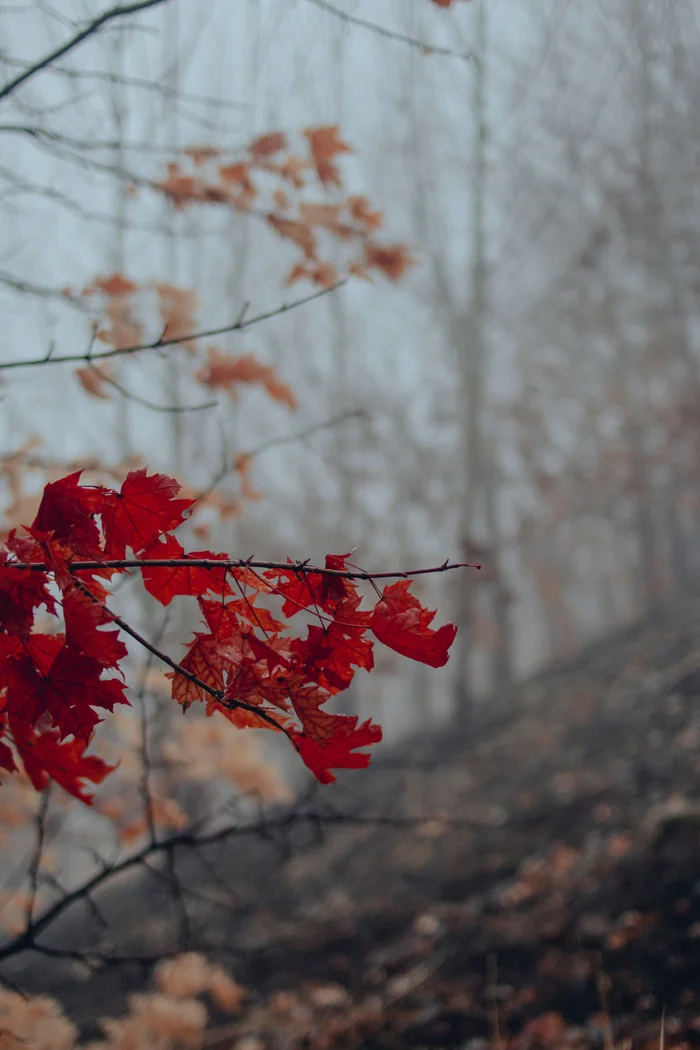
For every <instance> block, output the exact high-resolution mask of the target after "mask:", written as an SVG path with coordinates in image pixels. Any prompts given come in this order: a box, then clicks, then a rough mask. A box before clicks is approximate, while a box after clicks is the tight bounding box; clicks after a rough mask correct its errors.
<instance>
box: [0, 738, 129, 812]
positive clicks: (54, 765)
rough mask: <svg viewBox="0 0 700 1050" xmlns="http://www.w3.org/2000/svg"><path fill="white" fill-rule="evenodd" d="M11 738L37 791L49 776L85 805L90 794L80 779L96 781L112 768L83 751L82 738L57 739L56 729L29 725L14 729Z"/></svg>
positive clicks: (98, 781)
mask: <svg viewBox="0 0 700 1050" xmlns="http://www.w3.org/2000/svg"><path fill="white" fill-rule="evenodd" d="M13 739H14V744H15V747H16V748H17V752H18V754H19V756H20V758H21V759H22V764H23V765H24V768H25V769H26V771H27V775H28V776H29V779H30V780H31V782H32V784H33V785H34V787H35V788H36V790H37V791H43V790H44V789H45V788H46V787H47V785H48V783H49V778H50V779H51V780H55V781H56V783H57V784H60V785H61V787H62V788H65V790H66V791H68V792H70V794H71V795H75V797H76V798H79V799H80V801H81V802H85V803H86V804H87V805H88V806H89V805H91V804H92V798H93V796H92V795H91V794H89V793H88V791H87V790H86V786H85V784H84V783H83V781H85V780H91V781H92V783H93V784H100V783H101V782H102V781H103V780H104V778H105V777H106V776H107V774H108V773H111V772H112V770H113V769H116V766H108V765H107V763H106V762H103V760H102V759H101V758H98V757H97V755H86V754H85V749H86V747H87V746H88V743H89V741H86V740H77V739H75V740H64V741H61V740H59V738H58V734H57V733H51V732H43V733H41V734H39V733H36V732H34V731H33V730H32V729H31V727H29V726H26V727H23V728H22V729H21V730H19V729H15V730H14V731H13ZM3 746H4V745H3Z"/></svg>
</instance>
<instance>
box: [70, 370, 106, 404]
mask: <svg viewBox="0 0 700 1050" xmlns="http://www.w3.org/2000/svg"><path fill="white" fill-rule="evenodd" d="M75 375H76V377H77V379H78V382H79V383H80V385H81V386H82V388H83V390H85V391H87V393H88V394H91V395H92V396H93V397H99V398H102V399H106V398H108V397H109V393H108V390H107V389H106V383H107V380H109V379H113V378H114V377H113V376H112V374H111V373H110V371H109V370H108V368H107V367H106V366H105V365H102V366H101V367H100V368H98V367H97V365H93V366H92V367H91V368H76V370H75Z"/></svg>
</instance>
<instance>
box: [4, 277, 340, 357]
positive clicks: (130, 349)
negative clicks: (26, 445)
mask: <svg viewBox="0 0 700 1050" xmlns="http://www.w3.org/2000/svg"><path fill="white" fill-rule="evenodd" d="M344 284H346V281H344V280H343V281H338V282H336V283H335V284H332V285H330V286H329V287H328V288H320V289H318V290H317V291H315V292H311V293H310V294H309V295H305V296H303V298H301V299H294V300H293V301H292V302H291V303H282V305H281V306H276V307H274V309H272V310H266V311H265V312H264V313H261V314H257V315H256V316H255V317H250V318H248V320H247V321H246V320H245V319H241V318H240V316H239V317H238V318H237V319H236V320H235V321H231V322H230V323H229V324H225V325H221V327H219V328H208V329H206V330H204V331H200V332H190V333H189V334H187V335H180V336H177V337H175V336H174V337H172V338H171V339H164V338H162V336H161V337H159V338H158V339H155V340H154V341H153V342H151V343H139V344H138V345H135V346H123V347H115V348H113V349H112V350H103V351H101V352H100V353H97V354H92V355H91V357H90V360H91V361H104V360H105V359H107V358H110V357H121V356H123V355H125V354H140V353H142V352H143V351H144V350H162V349H165V348H166V347H168V346H177V345H179V344H182V343H190V342H192V341H193V340H195V339H211V338H213V337H214V336H217V335H225V334H226V333H228V332H243V331H245V329H246V328H251V327H252V326H253V325H256V324H259V323H260V322H261V321H269V320H270V319H271V318H273V317H278V316H280V315H282V314H286V313H288V312H289V311H290V310H295V309H296V308H297V307H298V306H305V305H306V303H311V302H313V301H314V300H315V299H320V298H321V297H322V296H324V295H328V294H329V293H330V292H334V291H336V290H337V289H338V288H341V287H342V286H343V285H344ZM87 360H88V358H87V356H86V355H85V354H84V353H83V354H64V355H63V357H49V356H48V355H47V354H45V355H44V356H43V357H34V358H30V359H29V360H27V361H0V371H4V370H6V369H10V368H35V367H38V366H40V365H48V364H52V365H62V364H77V363H79V362H80V361H87Z"/></svg>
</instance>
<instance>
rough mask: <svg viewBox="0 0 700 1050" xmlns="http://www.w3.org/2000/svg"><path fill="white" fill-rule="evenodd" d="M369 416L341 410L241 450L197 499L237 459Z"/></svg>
mask: <svg viewBox="0 0 700 1050" xmlns="http://www.w3.org/2000/svg"><path fill="white" fill-rule="evenodd" d="M367 418H368V415H367V413H366V412H365V411H364V409H362V408H353V409H348V411H347V412H341V413H339V414H338V415H337V416H331V418H330V419H323V420H321V421H320V422H319V423H312V424H311V425H310V426H308V427H305V428H304V430H297V431H295V432H294V433H292V434H280V435H279V436H278V437H273V438H268V440H267V441H263V442H261V443H260V444H259V445H255V446H253V448H251V449H248V451H244V452H241V453H240V454H239V455H238V456H237V457H236V459H235V460H233V461H232V463H231V464H230V463H229V461H228V459H227V460H226V461H225V462H224V464H223V466H222V467H221V468H220V470H219V471H218V473H217V474H216V475H215V476H214V477H213V478H212V480H211V481H210V483H209V485H207V487H206V488H205V489H202V491H201V492H199V493H198V494H197V499H199V500H203V499H205V498H206V497H207V496H210V495H211V493H212V492H213V491H214V489H215V488H217V487H218V486H219V485H220V484H221V482H222V481H223V480H224V478H226V477H228V475H229V474H230V473H231V471H232V470H233V468H234V465H235V463H236V462H237V461H241V460H252V459H256V458H257V457H258V456H261V455H262V454H263V453H264V452H269V450H270V449H271V448H277V447H279V446H280V445H284V446H287V445H293V444H297V443H298V442H302V441H306V439H307V438H310V437H313V435H314V434H319V433H321V431H323V430H330V429H332V428H333V427H337V426H340V424H341V423H345V422H346V421H347V420H349V419H367Z"/></svg>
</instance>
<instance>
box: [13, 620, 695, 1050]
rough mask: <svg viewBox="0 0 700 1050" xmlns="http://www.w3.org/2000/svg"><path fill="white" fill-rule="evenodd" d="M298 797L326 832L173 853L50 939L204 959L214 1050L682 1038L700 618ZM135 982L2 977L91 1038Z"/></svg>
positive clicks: (29, 969)
mask: <svg viewBox="0 0 700 1050" xmlns="http://www.w3.org/2000/svg"><path fill="white" fill-rule="evenodd" d="M304 806H305V807H306V808H305V811H306V812H307V813H313V814H319V813H320V814H323V813H325V814H326V815H327V818H328V819H327V821H324V820H316V819H315V818H314V819H309V820H306V821H304V822H302V823H301V824H299V825H298V826H297V825H296V824H294V825H289V826H287V827H285V826H277V827H271V828H270V830H269V833H268V836H267V837H266V838H263V837H261V836H260V835H257V834H256V835H254V836H245V837H243V838H240V839H238V838H237V839H234V840H232V841H230V842H228V843H227V844H226V845H225V846H220V847H217V848H216V849H215V850H214V849H212V850H211V851H210V852H206V853H205V854H204V855H201V856H200V855H197V856H192V855H190V854H188V853H187V851H184V852H183V855H182V857H181V858H180V859H179V860H178V861H177V863H176V865H175V868H176V870H175V871H171V872H168V873H166V875H167V877H163V873H162V872H161V873H160V874H159V875H158V876H157V877H156V876H150V875H147V874H140V875H139V876H138V877H137V878H136V879H132V880H131V881H129V883H128V884H124V885H122V886H120V887H115V888H112V889H111V890H109V891H106V892H105V893H104V894H103V895H102V897H101V898H100V900H99V901H98V904H99V922H98V921H97V919H96V917H95V914H94V912H93V911H92V910H91V909H89V908H84V909H83V910H82V911H79V909H76V911H75V914H74V915H72V916H71V917H70V921H68V922H67V923H65V924H64V925H63V926H62V927H61V928H60V929H57V930H56V931H54V934H52V936H53V938H54V940H53V941H51V942H49V941H47V943H56V944H58V943H60V944H61V945H62V946H64V947H65V945H66V944H69V945H70V946H71V947H73V946H74V947H75V949H76V950H80V949H82V948H83V947H84V946H85V945H86V944H88V943H89V944H90V946H91V948H92V950H95V946H96V945H99V947H100V950H104V951H106V950H107V949H109V950H113V951H115V952H116V953H118V954H119V955H122V956H129V955H134V956H135V955H139V954H142V953H143V952H148V953H153V952H157V951H160V950H163V951H166V952H170V951H173V950H174V949H175V948H179V947H189V948H198V947H201V946H202V945H203V944H204V945H206V947H207V950H208V951H209V953H210V954H211V953H212V952H213V953H214V954H217V955H219V957H220V958H221V961H222V962H224V963H225V964H226V965H227V967H229V968H230V969H231V970H232V971H233V972H234V973H235V974H236V976H237V977H238V979H239V980H240V981H241V982H242V983H243V984H244V985H246V986H247V987H248V988H249V989H250V996H249V1005H248V1007H247V1008H246V1010H245V1011H244V1013H243V1015H242V1016H241V1017H240V1018H239V1019H238V1020H236V1022H235V1024H233V1025H228V1026H226V1025H224V1027H223V1028H222V1029H221V1030H220V1031H219V1032H218V1034H217V1033H213V1035H212V1042H211V1044H210V1045H212V1046H217V1047H220V1048H221V1050H223V1048H224V1047H229V1046H234V1045H235V1044H236V1040H240V1039H241V1038H243V1037H245V1036H250V1037H251V1038H253V1037H254V1038H260V1039H262V1043H261V1044H260V1045H261V1046H279V1047H282V1046H284V1047H302V1046H306V1047H316V1046H318V1047H321V1046H323V1047H335V1046H337V1047H348V1048H349V1047H397V1046H416V1047H418V1046H435V1047H463V1046H470V1047H472V1048H473V1050H479V1047H481V1045H482V1041H483V1040H491V1041H494V1040H495V1041H499V1040H500V1042H505V1041H506V1040H508V1041H509V1042H510V1043H511V1044H512V1045H513V1046H514V1047H518V1048H520V1047H522V1048H523V1050H529V1048H530V1047H539V1046H542V1047H548V1046H552V1047H554V1046H555V1045H556V1046H557V1047H561V1046H562V1045H569V1046H572V1047H573V1046H576V1047H578V1046H591V1045H601V1046H605V1047H606V1048H609V1047H610V1045H611V1040H612V1039H614V1040H615V1043H616V1045H620V1044H621V1042H625V1040H628V1039H630V1038H632V1039H633V1040H634V1043H635V1045H640V1044H641V1045H646V1044H647V1043H648V1044H649V1045H650V1046H651V1045H654V1046H656V1045H658V1041H659V1026H660V1019H661V1015H662V1011H664V1010H665V1021H664V1025H665V1041H666V1045H667V1046H669V1045H670V1046H680V1045H681V1044H682V1045H684V1046H692V1045H698V1044H700V604H697V603H695V604H686V605H685V606H683V607H682V608H678V609H675V610H673V611H671V612H668V613H666V614H664V615H657V616H656V617H655V618H654V619H650V620H649V621H648V622H646V623H644V624H642V625H638V626H637V627H634V628H631V629H629V630H627V631H625V632H623V633H621V634H619V635H618V636H616V637H614V638H610V639H608V640H607V641H605V642H604V643H601V644H599V645H596V646H593V647H591V648H590V649H589V650H587V651H586V652H585V653H584V654H582V656H581V657H580V658H579V659H578V660H577V661H576V662H575V663H573V664H570V665H567V666H565V667H561V668H558V669H553V670H550V671H549V672H547V673H546V674H542V675H539V676H538V677H537V678H535V679H532V680H531V681H529V682H527V683H525V684H523V685H521V686H519V687H518V688H517V689H514V690H513V691H512V693H511V694H510V695H508V696H503V697H500V698H498V700H495V701H493V702H492V703H490V704H489V705H488V706H486V707H484V709H483V710H482V711H480V712H479V713H478V715H475V717H474V721H473V725H472V726H471V727H470V728H469V729H467V730H465V731H464V732H462V733H461V734H459V735H458V734H457V733H456V732H455V731H454V730H452V731H451V732H449V733H444V734H443V735H442V736H440V737H434V738H430V736H429V734H426V736H425V737H423V738H422V739H421V740H420V741H414V742H410V743H409V744H407V745H406V746H404V747H402V748H401V749H399V750H398V751H396V752H395V753H394V754H393V755H391V756H388V759H387V760H386V761H385V762H383V763H382V762H379V763H377V764H376V765H375V766H373V767H371V768H370V770H369V771H368V772H367V773H363V774H357V773H355V774H353V775H351V776H348V777H346V778H345V779H344V780H343V782H342V783H341V784H340V785H338V786H336V787H334V788H332V789H324V790H323V791H322V792H320V793H317V794H316V796H315V797H313V798H311V799H308V800H306V801H305V802H304ZM174 875H176V876H177V880H178V881H179V883H180V884H181V886H183V887H184V892H180V893H176V894H173V893H172V892H171V891H170V890H169V888H168V880H170V884H171V886H172V877H173V876H174ZM146 971H147V967H144V966H142V965H137V964H130V963H129V962H128V960H126V961H125V962H124V963H123V964H121V965H120V966H119V967H116V968H115V967H111V966H110V967H103V968H102V969H100V970H98V971H97V972H92V973H87V972H86V971H85V968H84V967H81V965H80V964H76V965H75V966H73V968H72V969H71V968H70V967H68V968H67V966H66V964H65V962H62V963H60V964H58V963H56V964H54V963H52V962H51V961H50V960H47V959H41V960H37V959H36V958H35V957H32V958H24V959H22V960H19V962H18V963H15V964H14V965H13V966H12V967H11V970H8V971H7V972H8V973H10V975H11V977H12V979H13V980H14V981H16V982H18V983H19V984H21V986H22V987H25V988H27V989H32V990H42V991H49V992H50V993H51V994H53V995H57V996H59V997H60V998H61V999H62V1000H63V1001H64V1003H65V1004H66V1008H67V1010H68V1011H69V1013H70V1014H71V1015H73V1016H74V1017H76V1018H77V1019H79V1020H80V1022H81V1023H83V1024H84V1025H85V1026H86V1029H87V1030H88V1031H92V1030H93V1025H94V1021H95V1018H96V1017H98V1016H99V1015H100V1014H105V1013H115V1012H117V1011H118V1009H119V1007H120V1004H121V1002H122V1001H123V997H124V995H125V994H126V993H127V992H128V991H129V990H130V989H131V988H133V987H134V986H137V987H143V984H144V981H145V980H146V977H147V972H146ZM221 1020H222V1024H223V1018H222V1019H221ZM611 1027H612V1029H614V1032H613V1031H611ZM250 1045H253V1044H252V1043H251V1044H250ZM484 1045H485V1044H484ZM626 1045H629V1044H626Z"/></svg>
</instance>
